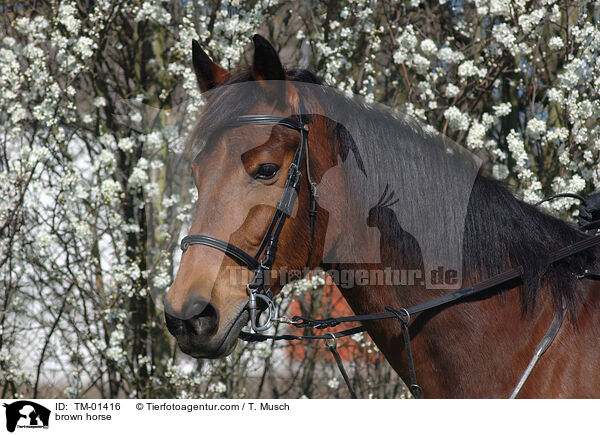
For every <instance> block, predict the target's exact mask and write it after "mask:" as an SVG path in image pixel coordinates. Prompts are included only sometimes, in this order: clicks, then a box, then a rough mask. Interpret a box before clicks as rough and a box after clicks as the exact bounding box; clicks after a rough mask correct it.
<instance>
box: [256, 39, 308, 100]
mask: <svg viewBox="0 0 600 435" xmlns="http://www.w3.org/2000/svg"><path fill="white" fill-rule="evenodd" d="M252 39H253V41H254V62H253V65H252V77H253V78H254V80H256V81H258V82H259V83H260V84H261V85H262V86H263V88H264V89H265V92H266V93H267V95H268V97H269V98H271V99H272V100H273V101H274V102H275V105H276V106H279V105H285V104H288V105H291V106H292V107H296V105H297V100H298V95H297V92H296V89H295V88H294V87H293V86H291V85H290V82H289V81H288V79H287V74H286V73H285V69H284V68H283V65H282V64H281V60H279V55H278V54H277V52H276V51H275V49H274V48H273V46H272V45H271V44H270V43H269V41H267V40H266V39H265V38H263V37H262V36H260V35H254V37H253V38H252ZM269 81H271V83H269Z"/></svg>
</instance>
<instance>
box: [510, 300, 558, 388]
mask: <svg viewBox="0 0 600 435" xmlns="http://www.w3.org/2000/svg"><path fill="white" fill-rule="evenodd" d="M566 313H567V309H566V306H564V305H563V309H562V312H560V313H556V315H555V316H554V319H552V323H551V324H550V327H549V328H548V331H546V334H544V337H542V340H541V341H540V342H539V344H538V345H537V347H536V348H535V352H534V354H533V356H532V357H531V361H529V364H528V365H527V367H526V368H525V371H524V372H523V374H522V375H521V378H520V379H519V382H518V383H517V385H516V386H515V388H514V389H513V391H512V393H510V396H508V398H509V399H516V398H517V396H518V395H519V393H520V392H521V389H522V388H523V386H524V385H525V382H526V381H527V379H528V378H529V375H531V372H532V371H533V369H534V368H535V365H536V364H537V362H538V361H539V360H540V358H541V356H542V355H543V354H544V352H546V351H547V350H548V348H549V347H550V345H551V344H552V342H553V341H554V339H555V338H556V335H557V334H558V331H559V330H560V327H561V326H562V324H563V320H564V318H565V314H566Z"/></svg>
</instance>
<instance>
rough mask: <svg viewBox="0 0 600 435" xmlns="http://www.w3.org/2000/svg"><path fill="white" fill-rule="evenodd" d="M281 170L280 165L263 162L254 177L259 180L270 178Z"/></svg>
mask: <svg viewBox="0 0 600 435" xmlns="http://www.w3.org/2000/svg"><path fill="white" fill-rule="evenodd" d="M277 171H279V166H277V165H276V164H275V163H263V164H262V165H260V166H259V167H258V169H257V171H256V172H255V173H254V175H253V177H254V178H256V179H257V180H270V179H271V178H273V177H274V176H275V174H277Z"/></svg>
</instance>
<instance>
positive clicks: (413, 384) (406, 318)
mask: <svg viewBox="0 0 600 435" xmlns="http://www.w3.org/2000/svg"><path fill="white" fill-rule="evenodd" d="M385 309H386V310H387V311H389V312H390V313H392V314H394V315H395V316H396V318H397V319H398V322H400V327H401V328H402V338H403V339H404V350H405V351H406V360H407V362H408V378H409V380H410V384H409V385H408V388H409V389H410V392H411V393H412V395H413V397H414V398H415V399H422V398H423V389H422V388H421V386H420V385H419V383H418V382H417V372H416V371H415V361H414V359H413V355H412V350H411V348H410V333H409V332H408V322H410V314H409V313H408V311H407V310H406V309H404V308H402V309H400V310H396V309H394V308H392V307H390V306H387V307H385Z"/></svg>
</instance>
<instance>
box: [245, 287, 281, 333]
mask: <svg viewBox="0 0 600 435" xmlns="http://www.w3.org/2000/svg"><path fill="white" fill-rule="evenodd" d="M247 289H248V293H249V300H248V311H249V313H250V325H251V326H252V329H253V330H255V331H265V330H267V329H269V327H270V326H271V324H272V323H273V320H274V319H275V317H277V316H276V314H275V303H274V302H273V301H272V300H271V298H270V297H268V296H266V295H263V294H261V293H257V291H256V289H254V288H253V287H251V286H250V285H249V284H248V286H247ZM258 299H261V300H262V301H263V302H265V303H266V304H267V310H268V313H267V316H268V317H267V321H266V322H265V323H264V324H263V325H259V324H258V318H259V316H260V313H259V311H258V303H257V301H258Z"/></svg>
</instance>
